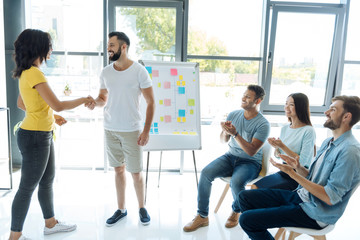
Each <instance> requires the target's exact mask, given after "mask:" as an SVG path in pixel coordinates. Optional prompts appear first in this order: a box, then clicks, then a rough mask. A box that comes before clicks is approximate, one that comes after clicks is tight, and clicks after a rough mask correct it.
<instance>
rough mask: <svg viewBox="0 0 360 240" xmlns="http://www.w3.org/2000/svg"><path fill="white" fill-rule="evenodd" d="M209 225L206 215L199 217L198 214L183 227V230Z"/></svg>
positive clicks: (192, 229) (187, 230) (189, 230)
mask: <svg viewBox="0 0 360 240" xmlns="http://www.w3.org/2000/svg"><path fill="white" fill-rule="evenodd" d="M208 225H209V218H208V217H205V218H203V217H201V216H200V215H199V214H198V215H197V216H196V217H195V218H194V219H193V220H192V221H191V222H189V223H188V224H186V225H185V227H184V228H183V230H184V232H193V231H195V230H197V229H198V228H201V227H206V226H208Z"/></svg>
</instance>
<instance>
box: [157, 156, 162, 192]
mask: <svg viewBox="0 0 360 240" xmlns="http://www.w3.org/2000/svg"><path fill="white" fill-rule="evenodd" d="M161 161H162V151H160V165H159V177H158V187H160V173H161Z"/></svg>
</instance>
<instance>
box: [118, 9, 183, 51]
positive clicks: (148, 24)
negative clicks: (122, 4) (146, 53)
mask: <svg viewBox="0 0 360 240" xmlns="http://www.w3.org/2000/svg"><path fill="white" fill-rule="evenodd" d="M120 14H121V15H124V16H126V19H127V20H128V21H127V23H128V25H129V26H131V25H132V24H133V22H132V21H131V16H135V17H136V22H135V24H136V26H131V27H132V28H133V29H136V31H137V36H138V37H139V39H140V45H141V47H142V49H144V50H153V49H157V50H159V51H161V52H164V53H165V52H167V51H169V50H170V48H171V47H172V46H174V45H175V22H176V21H175V18H176V10H175V9H168V8H121V9H120Z"/></svg>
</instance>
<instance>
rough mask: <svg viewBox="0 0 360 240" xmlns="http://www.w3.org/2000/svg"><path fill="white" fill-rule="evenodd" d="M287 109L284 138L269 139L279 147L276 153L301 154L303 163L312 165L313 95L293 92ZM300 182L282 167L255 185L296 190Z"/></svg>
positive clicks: (287, 102) (281, 136)
mask: <svg viewBox="0 0 360 240" xmlns="http://www.w3.org/2000/svg"><path fill="white" fill-rule="evenodd" d="M284 110H285V115H286V117H287V118H288V119H289V122H290V124H288V125H286V126H284V127H282V128H281V133H280V138H278V139H275V138H268V142H269V143H270V145H272V146H273V147H274V148H275V157H278V155H279V154H286V155H288V156H291V157H293V158H299V161H300V164H301V165H302V166H304V167H306V168H308V167H309V166H310V163H311V160H312V158H313V156H314V151H315V138H316V135H315V130H314V128H313V127H312V125H311V121H310V108H309V99H308V97H307V96H306V95H305V94H303V93H293V94H290V95H289V96H288V98H287V99H286V104H285V107H284ZM297 186H298V183H297V182H296V181H294V180H293V179H292V178H290V177H289V176H288V175H287V174H286V173H284V172H281V171H279V172H277V173H274V174H272V175H269V176H266V177H264V178H262V179H260V180H259V181H257V182H256V183H254V184H253V185H252V186H251V188H252V189H256V188H276V189H287V190H294V189H296V188H297Z"/></svg>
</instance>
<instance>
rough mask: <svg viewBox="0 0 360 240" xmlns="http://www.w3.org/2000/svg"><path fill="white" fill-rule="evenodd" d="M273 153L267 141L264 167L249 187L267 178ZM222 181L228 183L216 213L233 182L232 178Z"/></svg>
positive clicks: (264, 147) (225, 178)
mask: <svg viewBox="0 0 360 240" xmlns="http://www.w3.org/2000/svg"><path fill="white" fill-rule="evenodd" d="M271 152H272V147H271V145H270V144H269V143H268V142H267V141H266V142H265V143H264V146H263V159H262V167H261V171H260V173H259V176H258V177H257V178H255V179H253V180H252V181H250V182H249V183H248V184H247V186H249V185H251V184H253V183H255V182H257V181H258V180H259V179H261V178H263V177H265V176H266V175H267V173H268V170H269V159H270V157H271ZM220 179H221V180H223V181H224V182H226V186H225V188H224V190H223V193H222V194H221V196H220V199H219V201H218V203H217V205H216V207H215V210H214V212H215V213H217V212H218V210H219V208H220V206H221V204H222V202H223V201H224V198H225V196H226V193H227V192H228V190H229V188H230V181H231V177H222V178H220Z"/></svg>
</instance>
